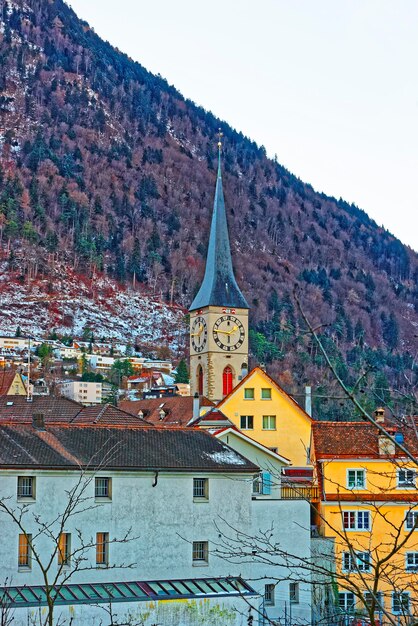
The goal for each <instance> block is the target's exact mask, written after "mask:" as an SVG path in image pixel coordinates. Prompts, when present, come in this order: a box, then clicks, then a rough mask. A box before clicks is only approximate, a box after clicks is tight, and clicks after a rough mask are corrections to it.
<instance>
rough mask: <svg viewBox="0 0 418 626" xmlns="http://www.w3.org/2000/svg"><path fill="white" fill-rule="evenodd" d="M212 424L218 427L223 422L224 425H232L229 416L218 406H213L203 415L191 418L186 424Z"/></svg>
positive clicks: (206, 425)
mask: <svg viewBox="0 0 418 626" xmlns="http://www.w3.org/2000/svg"><path fill="white" fill-rule="evenodd" d="M212 424H213V425H214V426H218V428H220V427H221V425H222V424H224V425H225V426H234V424H233V423H232V422H231V420H230V419H229V417H227V416H226V415H225V414H224V413H222V411H220V410H219V409H218V407H213V408H211V409H209V411H207V412H206V413H204V414H203V415H199V416H198V417H195V418H192V420H191V421H190V422H189V424H188V425H189V426H205V427H208V426H209V425H212Z"/></svg>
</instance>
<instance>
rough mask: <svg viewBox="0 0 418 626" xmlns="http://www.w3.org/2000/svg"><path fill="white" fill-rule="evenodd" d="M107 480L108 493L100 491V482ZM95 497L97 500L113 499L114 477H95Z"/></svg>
mask: <svg viewBox="0 0 418 626" xmlns="http://www.w3.org/2000/svg"><path fill="white" fill-rule="evenodd" d="M99 481H107V489H106V493H107V495H102V494H99V493H98V491H99V490H98V482H99ZM94 498H95V500H111V499H112V479H111V478H110V477H109V476H96V477H95V479H94Z"/></svg>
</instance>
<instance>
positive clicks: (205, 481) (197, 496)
mask: <svg viewBox="0 0 418 626" xmlns="http://www.w3.org/2000/svg"><path fill="white" fill-rule="evenodd" d="M198 481H199V482H200V481H201V482H202V485H203V489H196V486H197V484H198ZM198 491H200V493H198ZM193 501H194V502H209V478H206V477H204V476H196V477H194V478H193Z"/></svg>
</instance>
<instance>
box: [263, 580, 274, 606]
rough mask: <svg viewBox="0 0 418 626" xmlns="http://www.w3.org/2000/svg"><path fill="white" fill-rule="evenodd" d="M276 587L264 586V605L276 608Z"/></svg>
mask: <svg viewBox="0 0 418 626" xmlns="http://www.w3.org/2000/svg"><path fill="white" fill-rule="evenodd" d="M274 587H275V586H274V585H272V584H268V585H264V604H267V605H268V606H274Z"/></svg>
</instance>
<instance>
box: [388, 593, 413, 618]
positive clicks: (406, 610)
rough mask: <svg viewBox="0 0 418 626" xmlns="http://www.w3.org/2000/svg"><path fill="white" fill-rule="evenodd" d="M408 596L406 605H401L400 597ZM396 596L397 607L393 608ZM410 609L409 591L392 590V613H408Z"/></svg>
mask: <svg viewBox="0 0 418 626" xmlns="http://www.w3.org/2000/svg"><path fill="white" fill-rule="evenodd" d="M404 597H406V598H408V602H407V607H406V608H405V607H403V601H402V598H404ZM396 598H398V603H399V608H397V609H396V608H395V599H396ZM410 611H411V594H410V593H409V591H392V613H393V614H394V615H409V614H410Z"/></svg>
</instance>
